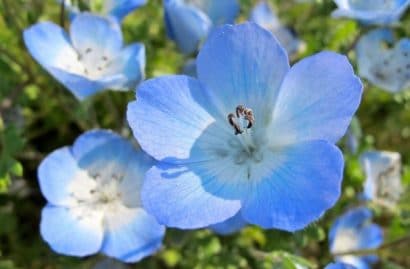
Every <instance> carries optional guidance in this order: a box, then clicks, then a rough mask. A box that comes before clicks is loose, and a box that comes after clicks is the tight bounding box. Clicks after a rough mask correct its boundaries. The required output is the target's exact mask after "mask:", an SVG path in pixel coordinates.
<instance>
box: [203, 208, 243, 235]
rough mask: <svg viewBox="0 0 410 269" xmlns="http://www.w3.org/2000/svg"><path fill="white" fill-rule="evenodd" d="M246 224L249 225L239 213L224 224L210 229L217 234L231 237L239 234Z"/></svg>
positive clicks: (218, 224)
mask: <svg viewBox="0 0 410 269" xmlns="http://www.w3.org/2000/svg"><path fill="white" fill-rule="evenodd" d="M246 224H247V223H246V222H245V220H244V219H243V218H242V215H241V214H239V213H238V214H236V215H235V216H233V217H232V218H229V219H227V220H225V221H224V222H221V223H217V224H214V225H211V226H209V228H210V229H211V230H212V231H214V232H216V233H217V234H221V235H229V234H233V233H236V232H238V231H239V230H241V229H242V228H243V227H245V226H246Z"/></svg>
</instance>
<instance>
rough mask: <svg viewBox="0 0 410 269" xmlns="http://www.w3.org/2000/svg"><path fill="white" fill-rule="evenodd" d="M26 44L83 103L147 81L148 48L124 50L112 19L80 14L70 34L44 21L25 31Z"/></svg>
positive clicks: (45, 66)
mask: <svg viewBox="0 0 410 269" xmlns="http://www.w3.org/2000/svg"><path fill="white" fill-rule="evenodd" d="M24 42H25V44H26V47H27V49H28V50H29V52H30V53H31V55H32V56H33V57H34V59H36V60H37V62H38V63H39V64H40V65H42V66H43V67H44V68H45V69H46V70H47V71H48V72H49V73H50V74H51V75H53V76H54V78H56V79H57V80H58V81H59V82H61V83H62V84H63V85H64V86H66V87H67V88H68V89H69V90H70V91H71V92H72V93H73V94H74V95H75V96H76V97H77V98H78V99H79V100H83V99H84V98H86V97H88V96H90V95H93V94H95V93H97V92H99V91H102V90H104V89H108V88H110V89H114V90H125V89H129V88H133V87H135V86H136V85H137V84H138V83H139V82H140V81H141V80H142V79H143V78H144V69H145V48H144V45H143V44H141V43H134V44H131V45H129V46H127V47H123V41H122V34H121V30H120V27H119V25H118V24H117V23H115V22H113V21H111V20H109V19H104V18H102V17H98V16H94V15H91V14H87V13H83V14H80V15H78V16H76V17H75V19H74V20H73V21H72V24H71V27H70V33H69V34H67V33H66V32H65V31H64V30H63V29H62V28H61V27H59V26H57V25H55V24H53V23H51V22H40V23H37V24H36V25H34V26H31V27H30V28H28V29H26V30H25V31H24Z"/></svg>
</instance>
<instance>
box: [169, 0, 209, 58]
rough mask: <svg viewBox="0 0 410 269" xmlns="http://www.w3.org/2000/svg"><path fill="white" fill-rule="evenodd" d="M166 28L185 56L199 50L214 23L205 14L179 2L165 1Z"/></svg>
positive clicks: (175, 0)
mask: <svg viewBox="0 0 410 269" xmlns="http://www.w3.org/2000/svg"><path fill="white" fill-rule="evenodd" d="M164 12H165V15H164V17H165V26H166V29H167V33H168V36H169V38H170V39H172V40H174V41H175V42H176V44H177V45H178V48H179V49H180V50H181V51H182V52H183V53H185V54H190V53H193V52H195V51H196V50H197V48H198V46H199V43H200V41H201V40H203V39H205V37H206V36H207V35H208V32H209V29H210V27H211V25H212V22H211V21H210V20H209V18H208V17H207V16H206V14H205V13H204V12H202V11H201V10H200V9H197V8H195V7H193V6H190V5H186V4H184V3H181V1H179V0H164Z"/></svg>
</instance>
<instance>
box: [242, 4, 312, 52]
mask: <svg viewBox="0 0 410 269" xmlns="http://www.w3.org/2000/svg"><path fill="white" fill-rule="evenodd" d="M250 21H253V22H255V23H257V24H259V25H260V26H262V27H263V28H265V29H266V30H268V31H270V32H272V33H273V35H274V36H275V37H276V38H277V39H278V41H279V43H280V44H281V45H282V46H283V47H284V48H285V49H286V51H287V53H288V54H289V55H292V54H295V53H297V52H299V51H301V50H303V47H304V43H303V42H302V41H301V40H300V39H299V38H297V37H296V34H295V33H294V32H293V31H292V30H291V29H289V28H287V27H284V26H283V25H282V24H281V23H280V21H279V19H278V17H277V16H276V14H275V12H274V11H273V9H272V7H271V6H270V5H269V3H267V2H266V1H260V2H259V3H258V4H257V5H256V6H255V7H254V8H253V9H252V12H251V16H250Z"/></svg>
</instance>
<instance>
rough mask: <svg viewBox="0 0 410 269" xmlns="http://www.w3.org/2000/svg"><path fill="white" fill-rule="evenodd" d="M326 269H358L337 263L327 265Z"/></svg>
mask: <svg viewBox="0 0 410 269" xmlns="http://www.w3.org/2000/svg"><path fill="white" fill-rule="evenodd" d="M325 269H356V267H354V266H352V265H350V264H347V263H341V262H336V263H330V264H328V265H326V267H325Z"/></svg>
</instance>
